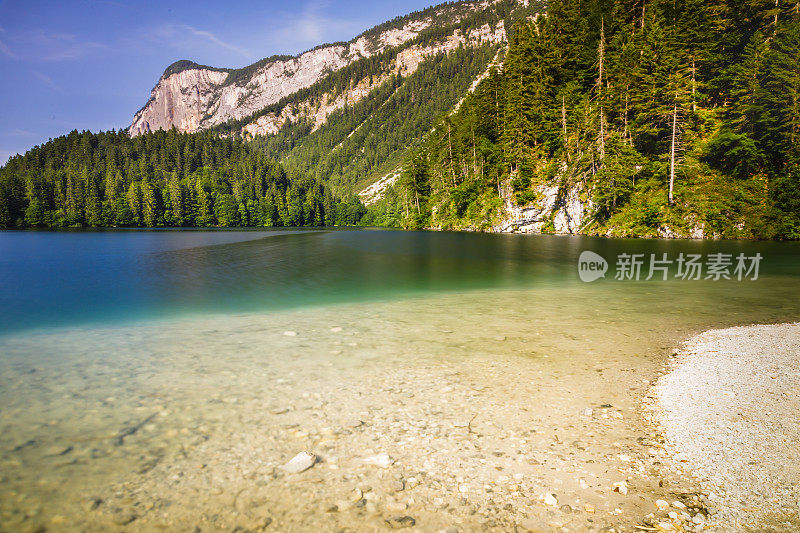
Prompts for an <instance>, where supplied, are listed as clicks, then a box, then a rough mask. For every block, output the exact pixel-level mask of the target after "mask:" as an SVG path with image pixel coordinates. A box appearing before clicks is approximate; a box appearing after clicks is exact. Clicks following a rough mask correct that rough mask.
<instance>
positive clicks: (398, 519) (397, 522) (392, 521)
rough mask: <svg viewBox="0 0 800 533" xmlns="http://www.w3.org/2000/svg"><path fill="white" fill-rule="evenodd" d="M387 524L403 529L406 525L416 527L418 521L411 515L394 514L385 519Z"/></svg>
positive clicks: (393, 527)
mask: <svg viewBox="0 0 800 533" xmlns="http://www.w3.org/2000/svg"><path fill="white" fill-rule="evenodd" d="M384 522H386V525H387V526H389V527H390V528H392V529H403V528H406V527H414V525H416V523H417V521H416V520H414V519H413V518H412V517H410V516H407V515H406V516H393V517H391V518H387V519H386V520H384Z"/></svg>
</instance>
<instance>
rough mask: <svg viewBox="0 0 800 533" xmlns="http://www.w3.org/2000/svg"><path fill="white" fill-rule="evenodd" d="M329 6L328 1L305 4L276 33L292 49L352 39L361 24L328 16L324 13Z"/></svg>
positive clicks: (360, 27) (315, 0) (316, 0)
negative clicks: (298, 12)
mask: <svg viewBox="0 0 800 533" xmlns="http://www.w3.org/2000/svg"><path fill="white" fill-rule="evenodd" d="M330 5H331V3H330V1H329V0H314V1H312V2H309V3H307V4H306V5H305V6H304V7H303V10H302V11H301V12H300V14H299V16H297V15H296V14H292V15H291V16H289V17H287V19H288V23H287V24H286V25H284V26H283V28H281V29H280V30H279V31H278V32H277V33H278V35H279V36H280V40H281V41H282V42H284V43H291V45H292V46H293V47H297V48H308V47H311V46H315V45H318V44H323V43H325V42H329V41H332V40H340V39H342V37H343V36H347V37H345V38H348V39H349V38H351V37H354V36H355V34H356V33H358V31H360V30H361V29H363V28H362V24H361V23H360V22H358V21H354V20H352V19H343V18H337V17H332V16H329V15H328V14H327V13H326V11H327V8H328V7H329V6H330Z"/></svg>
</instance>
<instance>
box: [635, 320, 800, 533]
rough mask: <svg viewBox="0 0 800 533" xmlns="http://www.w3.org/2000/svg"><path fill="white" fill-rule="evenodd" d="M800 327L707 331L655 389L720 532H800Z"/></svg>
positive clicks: (672, 447) (671, 442)
mask: <svg viewBox="0 0 800 533" xmlns="http://www.w3.org/2000/svg"><path fill="white" fill-rule="evenodd" d="M798 393H800V323H795V324H783V325H768V326H747V327H736V328H730V329H722V330H712V331H707V332H705V333H702V334H700V335H698V336H696V337H694V338H692V339H691V340H689V341H688V342H687V343H686V344H685V346H684V347H683V349H682V350H681V351H680V353H678V354H675V360H674V364H673V366H672V369H671V371H670V372H669V373H667V374H666V375H664V376H663V377H661V378H660V379H659V380H658V382H657V383H656V385H655V387H654V389H653V396H652V400H653V403H652V406H651V407H652V410H653V417H654V421H655V422H656V423H657V424H658V425H659V426H660V429H661V430H662V431H663V435H664V438H665V447H666V448H667V451H668V452H670V454H671V456H672V458H673V468H674V469H675V470H683V471H685V472H687V473H690V474H691V475H693V476H694V477H695V478H696V479H697V480H698V482H699V483H700V485H701V486H702V488H703V491H704V493H705V494H706V495H707V500H708V503H709V505H710V506H711V507H716V508H717V510H718V511H719V512H718V513H716V514H715V515H714V521H715V522H716V529H718V530H720V531H748V530H750V531H798V530H800V513H799V512H798V509H799V507H800V444H798V442H800V418H798V416H797V413H798V407H800V394H798Z"/></svg>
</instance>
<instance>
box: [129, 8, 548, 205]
mask: <svg viewBox="0 0 800 533" xmlns="http://www.w3.org/2000/svg"><path fill="white" fill-rule="evenodd" d="M541 9H542V7H541V5H540V4H536V3H533V2H529V1H528V0H472V1H462V2H449V3H446V4H442V5H439V6H435V7H431V8H428V9H425V10H423V11H419V12H415V13H411V14H410V15H407V16H404V17H398V18H396V19H394V20H392V21H389V22H386V23H384V24H381V25H380V26H377V27H375V28H372V29H370V30H368V31H366V32H364V33H362V34H361V35H359V36H357V37H356V38H354V39H353V40H351V41H350V42H347V43H335V44H331V45H322V46H319V47H317V48H315V49H313V50H310V51H308V52H305V53H303V54H300V55H298V56H296V57H285V56H281V57H270V58H267V59H264V60H261V61H259V62H257V63H255V64H253V65H250V66H248V67H245V68H243V69H238V70H231V69H222V68H212V67H205V66H201V65H197V64H196V63H192V62H190V61H185V60H184V61H179V62H177V63H174V64H173V65H171V66H170V67H168V68H167V70H166V71H165V72H164V75H163V76H162V77H161V79H160V80H159V82H158V84H157V85H156V87H155V88H154V89H153V91H152V94H151V98H150V100H149V101H148V103H147V104H146V105H145V106H144V107H143V108H142V109H141V110H140V111H139V112H138V113H137V114H136V115H135V117H134V120H133V123H132V125H131V127H130V128H129V132H130V133H131V135H134V136H135V135H139V134H141V133H143V132H147V131H153V130H157V129H169V128H172V127H175V128H176V129H178V130H179V131H185V132H195V131H202V130H212V131H214V132H216V133H218V134H220V135H223V136H234V137H238V138H242V139H244V140H247V141H251V142H253V143H255V144H257V145H259V146H260V147H261V148H262V149H263V150H264V151H265V152H266V153H267V154H268V155H270V156H271V157H273V158H275V159H278V160H281V161H282V162H283V163H284V164H286V166H287V167H290V168H293V169H295V170H297V171H300V172H302V173H304V174H307V175H309V176H311V177H314V178H316V179H318V180H321V181H325V182H326V183H329V184H330V186H331V187H332V189H333V190H334V191H335V192H336V193H337V194H339V195H347V194H350V193H354V192H359V191H362V190H363V189H365V188H367V187H369V186H370V185H372V184H373V183H374V182H375V181H379V180H380V179H381V178H382V177H384V176H386V175H391V174H392V173H395V172H396V170H397V168H398V167H399V165H400V163H401V161H402V159H403V157H404V156H405V154H406V153H407V151H408V149H409V148H410V147H412V146H414V145H415V144H417V143H418V142H419V140H420V139H421V138H422V136H423V135H424V134H425V133H426V132H427V131H429V130H430V128H431V127H432V126H433V125H434V123H435V121H436V120H437V118H439V117H440V116H442V115H444V114H445V113H447V112H450V111H452V109H453V108H454V106H455V105H456V104H457V103H458V101H459V100H460V99H462V98H463V97H464V95H465V94H466V93H467V92H468V91H469V90H470V88H471V87H474V85H475V84H476V80H477V79H478V78H480V77H481V76H483V75H485V74H486V70H487V68H488V66H489V64H490V63H492V62H494V63H495V64H497V63H498V62H499V60H500V56H501V55H502V48H503V46H504V45H505V42H506V40H507V33H506V28H507V27H509V26H510V25H512V24H513V23H514V22H515V21H516V20H518V19H521V18H526V17H529V16H532V15H533V14H535V13H536V12H538V11H540V10H541Z"/></svg>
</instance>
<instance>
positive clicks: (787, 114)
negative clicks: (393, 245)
mask: <svg viewBox="0 0 800 533" xmlns="http://www.w3.org/2000/svg"><path fill="white" fill-rule="evenodd" d="M799 95H800V4H798V2H796V1H791V2H789V1H786V0H778V1H777V2H775V1H774V0H771V1H766V2H765V1H760V0H755V1H746V2H745V1H739V0H729V1H722V0H711V1H700V0H684V1H681V2H677V3H676V2H673V1H671V0H670V1H666V0H624V1H613V2H611V1H597V0H591V1H580V0H553V1H551V2H550V3H549V5H548V13H547V15H546V16H538V17H535V18H531V19H529V20H526V21H524V22H520V23H518V24H517V25H516V26H515V27H514V28H513V30H512V31H511V32H510V37H509V47H508V52H507V54H506V56H505V61H504V63H503V65H502V67H501V68H499V69H497V70H496V71H494V72H493V73H492V75H491V76H489V77H488V78H487V79H486V80H485V81H484V82H483V83H482V84H481V85H480V86H479V87H478V88H477V90H476V91H475V93H474V94H473V95H471V96H469V97H468V98H467V100H466V101H465V103H464V105H462V106H461V108H460V110H459V111H458V112H457V113H455V114H452V115H449V116H447V117H445V118H443V119H442V120H441V121H440V122H439V123H438V124H437V127H436V129H435V130H434V131H433V132H431V133H430V134H429V135H428V136H427V137H426V139H425V142H424V144H423V146H422V147H421V148H420V149H419V150H416V151H414V152H413V153H412V154H411V155H410V156H409V157H408V158H407V159H406V161H405V164H404V168H405V170H404V172H403V174H402V176H401V179H400V180H399V181H398V183H397V184H395V186H394V188H393V189H392V190H390V191H388V192H387V194H386V197H385V199H384V200H383V202H381V203H380V204H379V205H377V206H375V207H373V208H372V210H371V213H370V215H369V216H368V220H370V221H371V223H378V224H390V225H395V224H399V225H403V226H406V227H434V228H453V229H458V228H472V229H497V228H498V227H501V226H502V224H503V223H504V219H508V217H509V211H512V210H521V211H525V212H530V213H533V214H534V216H533V217H532V220H533V223H532V225H531V226H530V228H532V229H533V230H534V231H545V232H546V231H554V230H558V229H559V228H558V227H557V224H559V223H560V221H559V220H557V219H556V212H557V210H558V208H559V205H562V207H563V202H564V201H565V200H564V199H565V198H571V199H572V201H574V202H577V203H579V204H580V207H583V208H585V211H586V213H585V216H584V218H583V219H582V220H580V226H579V227H577V228H575V229H574V230H572V231H575V232H581V233H590V234H604V235H617V236H623V235H631V236H693V235H694V236H707V237H712V236H714V237H736V238H738V237H743V238H798V237H800V169H799V168H798V165H799V164H800V100H798V96H799ZM559 202H562V204H559ZM553 206H555V207H553ZM548 207H549V208H550V210H549V211H548V209H547V208H548ZM563 214H564V213H563V212H559V213H558V215H559V216H561V215H563ZM528 222H530V221H528ZM572 222H573V223H574V222H575V221H572Z"/></svg>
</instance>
